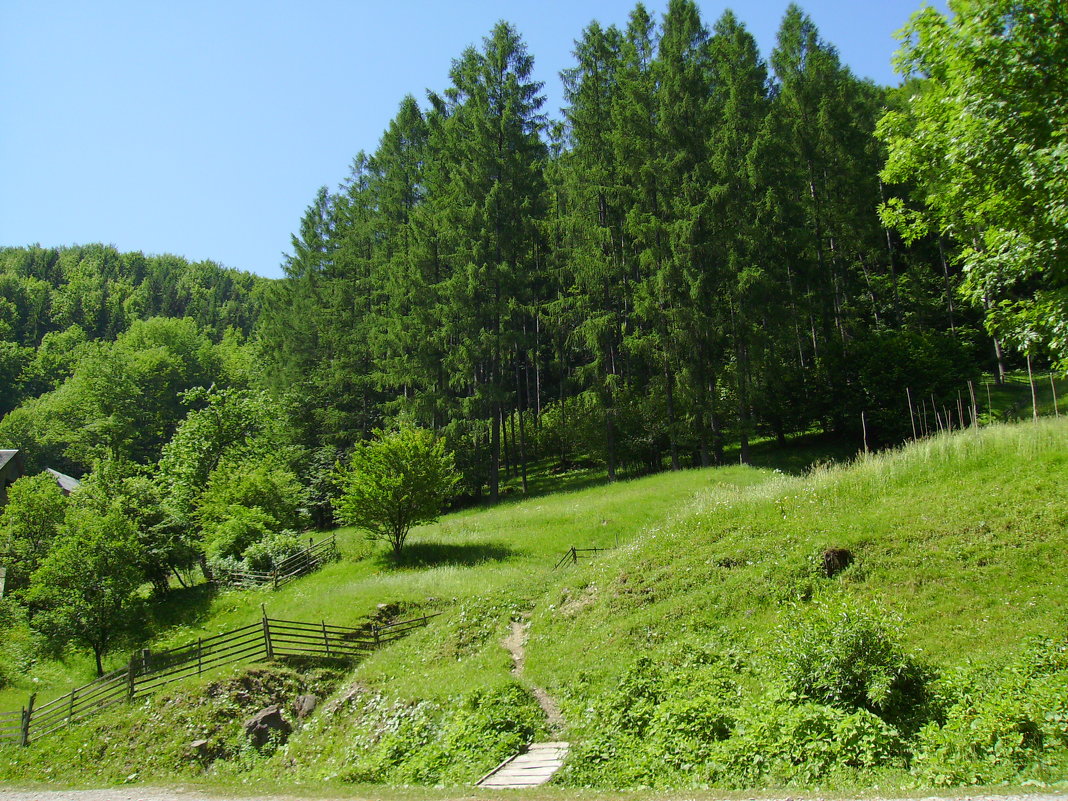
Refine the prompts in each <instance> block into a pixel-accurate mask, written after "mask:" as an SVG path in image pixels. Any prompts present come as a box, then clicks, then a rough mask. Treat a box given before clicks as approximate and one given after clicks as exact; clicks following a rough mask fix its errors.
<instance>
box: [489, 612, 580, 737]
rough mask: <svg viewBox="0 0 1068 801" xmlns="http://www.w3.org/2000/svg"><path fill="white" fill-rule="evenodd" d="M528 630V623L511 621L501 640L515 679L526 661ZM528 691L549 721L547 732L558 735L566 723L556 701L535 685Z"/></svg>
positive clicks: (520, 674) (531, 685) (519, 674)
mask: <svg viewBox="0 0 1068 801" xmlns="http://www.w3.org/2000/svg"><path fill="white" fill-rule="evenodd" d="M529 629H530V621H518V620H513V621H512V625H511V627H510V628H509V630H508V635H507V636H506V637H505V638H504V639H503V640H501V645H503V646H504V647H505V648H506V649H508V653H510V654H511V655H512V675H513V676H515V677H516V678H517V679H518V678H521V677H522V675H523V664H524V662H525V661H526V644H527V634H528V632H529ZM528 684H529V682H528ZM529 686H530V691H531V692H532V693H534V697H535V698H537V699H538V705H539V706H540V707H541V709H542V711H543V712H544V713H545V717H546V719H547V720H548V721H549V731H550V732H551V733H552V734H553V735H554V736H556V735H558V734H560V733H561V732H563V730H564V729H565V728H567V723H566V721H564V716H563V715H562V714H561V713H560V707H559V706H558V705H557V703H556V700H555V699H554V698H553V697H552V696H551V695H549V693H547V692H546V691H545V689H544V688H542V687H538V686H537V685H535V684H529Z"/></svg>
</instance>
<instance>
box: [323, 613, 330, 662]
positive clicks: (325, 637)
mask: <svg viewBox="0 0 1068 801" xmlns="http://www.w3.org/2000/svg"><path fill="white" fill-rule="evenodd" d="M323 645H324V646H326V655H327V656H330V638H329V637H327V636H326V621H325V620H324V621H323Z"/></svg>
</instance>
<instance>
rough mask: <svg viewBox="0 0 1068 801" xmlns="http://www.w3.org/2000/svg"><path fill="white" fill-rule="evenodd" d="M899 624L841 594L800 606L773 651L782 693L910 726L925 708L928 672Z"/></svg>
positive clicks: (780, 633)
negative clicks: (909, 649) (909, 650)
mask: <svg viewBox="0 0 1068 801" xmlns="http://www.w3.org/2000/svg"><path fill="white" fill-rule="evenodd" d="M899 626H900V624H899V623H895V622H893V621H892V619H890V618H888V617H887V616H886V615H885V614H883V613H880V612H877V611H876V610H874V609H873V610H870V611H869V610H866V609H862V608H860V607H858V606H856V605H855V604H853V603H851V602H848V601H844V600H820V601H816V602H815V603H813V604H811V605H806V606H803V607H798V608H797V609H796V610H795V611H794V613H793V614H791V615H789V616H788V619H787V621H786V622H785V624H784V625H783V626H782V627H780V629H779V632H778V638H777V640H778V645H777V647H776V649H775V655H776V657H777V660H778V666H779V669H780V671H781V673H782V677H783V681H784V684H785V689H786V691H787V693H794V694H796V695H798V696H800V697H802V698H806V699H811V700H813V701H815V702H817V703H820V704H827V705H829V706H833V707H838V708H840V709H845V710H854V709H866V710H868V711H869V712H872V713H874V714H876V715H878V716H879V717H881V718H883V719H884V720H886V721H888V722H890V723H892V724H895V725H898V726H904V727H905V728H906V729H911V728H914V727H915V726H917V725H918V723H919V722H920V721H921V720H922V719H923V717H924V716H925V715H926V714H927V701H928V693H927V682H928V679H929V675H928V673H927V671H926V670H925V669H924V668H923V667H922V666H921V665H919V664H918V663H917V662H916V661H915V660H914V659H913V658H912V656H911V655H909V654H908V653H907V652H906V651H905V650H904V648H903V646H902V645H901V639H902V638H901V633H900V630H899Z"/></svg>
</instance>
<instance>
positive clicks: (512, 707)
mask: <svg viewBox="0 0 1068 801" xmlns="http://www.w3.org/2000/svg"><path fill="white" fill-rule="evenodd" d="M351 720H358V721H360V724H359V727H358V728H357V729H356V730H355V732H352V733H351V734H350V735H349V736H346V737H345V742H344V743H343V744H341V748H340V749H338V750H333V749H327V750H326V753H325V754H322V756H321V757H320V759H323V758H324V757H325V759H323V762H325V764H323V762H320V764H319V766H318V770H319V771H323V770H324V768H326V769H328V770H329V771H330V772H331V775H332V776H333V777H336V778H339V779H341V780H342V781H345V782H362V783H375V784H379V783H389V784H409V783H414V784H421V785H433V784H449V785H461V784H470V783H472V782H474V781H475V780H477V779H478V778H479V777H480V776H482V775H483V774H485V773H486V772H488V771H489V770H491V769H492V768H493V767H495V766H496V765H497V764H499V763H500V762H501V761H502V760H503V759H505V758H507V757H509V756H512V755H514V754H516V753H518V751H519V750H520V749H521V748H522V747H524V746H526V745H528V744H529V743H531V742H534V741H536V739H537V738H538V737H539V736H541V735H543V733H544V727H543V723H542V713H541V710H540V709H539V707H538V704H537V702H536V701H535V700H534V698H533V697H532V696H531V695H530V693H529V692H527V691H526V690H524V689H523V688H521V687H520V686H518V685H517V684H514V683H507V684H503V685H501V686H498V687H494V688H492V689H486V690H476V691H473V692H467V693H464V694H462V695H458V696H454V697H451V698H448V699H446V700H443V701H441V702H420V703H414V704H412V703H405V702H402V701H398V700H395V699H391V698H390V697H389V696H387V695H384V694H380V693H367V692H360V691H358V690H357V691H350V692H349V693H348V694H347V695H346V697H345V698H344V700H343V702H342V703H341V704H339V705H336V706H334V707H333V709H332V710H331V711H330V713H329V716H323V717H320V718H318V719H317V720H316V721H315V722H314V723H313V724H312V726H311V727H309V729H308V730H306V731H305V732H303V733H302V737H301V739H300V741H299V743H295V744H294V748H295V749H297V748H299V749H300V751H301V752H302V753H309V754H310V753H314V752H316V751H319V752H321V751H322V750H324V749H322V748H321V744H322V740H323V738H324V737H326V738H335V737H337V734H338V731H339V730H340V729H343V728H344V729H348V728H349V723H348V722H349V721H351ZM350 731H351V729H350ZM316 741H318V743H319V745H320V748H316V747H315V746H316Z"/></svg>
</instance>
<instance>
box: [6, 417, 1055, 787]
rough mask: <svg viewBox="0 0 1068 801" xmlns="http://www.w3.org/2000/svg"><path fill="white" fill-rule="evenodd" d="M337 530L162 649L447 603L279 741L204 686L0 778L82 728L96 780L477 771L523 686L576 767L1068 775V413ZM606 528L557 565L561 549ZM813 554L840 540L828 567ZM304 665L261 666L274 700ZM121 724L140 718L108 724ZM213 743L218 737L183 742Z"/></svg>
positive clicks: (444, 779)
mask: <svg viewBox="0 0 1068 801" xmlns="http://www.w3.org/2000/svg"><path fill="white" fill-rule="evenodd" d="M342 541H343V551H344V553H345V558H344V559H343V560H342V561H341V562H340V563H338V564H335V565H332V566H330V567H328V568H326V569H325V570H323V571H321V572H320V573H318V574H315V575H313V576H311V577H309V578H306V579H303V580H301V581H298V582H295V583H294V584H292V585H290V586H288V587H286V588H284V589H283V590H280V591H278V592H269V591H265V592H245V593H223V594H221V595H219V596H216V597H214V598H211V597H208V596H206V595H198V594H197V592H192V593H190V597H189V598H188V599H187V604H186V605H185V607H184V608H183V609H181V610H172V614H173V617H174V621H173V622H176V623H182V621H183V618H184V620H185V623H184V625H178V626H176V627H175V628H173V629H172V630H171V634H170V635H169V637H168V642H179V641H184V640H186V639H187V638H190V637H195V636H196V635H197V634H198V633H199V632H204V633H211V632H214V631H218V630H221V629H225V628H229V627H232V626H234V625H238V624H241V623H244V622H248V621H250V620H253V619H255V617H256V616H257V615H258V614H259V605H260V603H266V604H267V605H268V610H269V611H271V612H272V613H274V614H277V615H279V616H283V613H284V616H287V617H293V618H298V619H319V618H326V619H328V620H330V621H334V622H338V623H345V622H349V621H355V620H357V619H359V618H361V617H362V616H365V615H367V614H370V613H372V612H373V611H374V609H375V606H376V604H379V603H398V604H400V605H401V606H402V607H404V608H406V609H407V610H408V611H412V612H414V611H416V610H419V611H437V612H441V613H442V615H441V616H440V617H438V618H436V619H435V621H434V622H433V623H432V624H431V625H430V626H429V627H427V628H426V629H423V630H420V631H418V632H416V633H414V634H412V635H411V636H410V637H408V638H407V639H406V640H404V641H402V642H400V643H397V644H395V645H393V646H390V647H389V648H386V649H384V650H383V651H381V652H379V653H377V654H375V655H373V656H372V657H370V658H368V659H367V660H366V661H365V662H363V663H362V664H360V665H359V666H357V667H356V668H355V669H354V670H353V671H352V673H351V674H349V675H345V676H341V677H337V676H335V677H333V679H332V680H331V681H330V682H325V681H324V680H320V679H317V680H316V681H318V684H316V686H317V687H318V691H319V692H320V693H322V692H326V688H327V687H328V686H336V687H337V688H338V689H337V691H336V692H335V693H334V695H333V696H332V697H331V699H330V700H329V702H328V703H327V704H325V705H324V707H322V708H321V709H320V710H319V711H318V712H317V713H316V714H315V715H314V716H313V717H312V718H311V719H310V720H309V722H308V723H307V724H306V725H304V726H303V728H300V729H299V730H298V731H297V732H296V733H295V734H294V735H293V737H292V738H290V740H289V742H288V744H287V745H285V746H282V747H279V748H278V749H277V750H271V749H268V750H269V753H250V752H249V750H248V749H247V748H245V749H242V748H240V747H239V746H238V745H237V743H239V741H240V734H239V732H238V731H237V729H236V728H234V727H233V726H232V725H231V728H230V729H227V728H226V725H229V724H224V723H221V722H220V721H219V720H218V719H217V716H216V717H212V716H210V715H208V714H207V712H205V711H204V710H205V708H206V707H205V703H204V701H203V698H204V697H205V689H204V686H203V685H202V684H200V685H198V684H196V683H193V684H189V685H186V686H180V687H178V689H176V690H175V691H174V692H172V693H171V694H169V695H168V697H167V698H158V699H156V700H154V701H150V702H148V703H147V704H146V705H145V706H144V707H143V708H141V709H139V710H130V709H120V710H118V711H116V712H113V713H112V714H111V715H110V716H109V717H108V718H106V719H103V718H102V719H100V720H99V721H97V722H96V723H92V724H89V725H87V726H84V727H79V728H76V729H75V730H73V731H72V732H71V733H70V735H69V736H65V737H57V738H56V739H52V740H44V741H41V743H39V744H38V745H37V746H36V747H34V748H32V749H29V750H28V751H25V752H19V751H17V750H16V749H4V750H3V751H2V752H0V777H8V778H12V777H20V778H49V777H50V776H55V775H56V774H55V773H52V774H48V773H45V772H44V769H43V766H44V765H45V764H46V762H47V763H49V764H51V765H53V766H59V767H58V768H54V769H59V770H61V769H62V766H63V765H64V764H66V765H68V766H71V765H80V767H79V770H81V771H85V770H86V768H85V767H84V764H85V763H84V759H83V758H82V756H83V755H82V754H80V752H79V750H78V749H79V748H82V747H83V745H82V744H83V743H85V742H87V741H94V740H95V741H101V740H103V741H104V745H103V746H100V747H98V748H97V749H96V751H95V752H94V753H95V758H94V760H93V763H92V764H93V767H92V768H90V769H88V770H90V771H91V772H92V774H93V775H94V776H96V777H97V778H98V779H102V780H118V779H120V778H122V777H125V776H127V775H129V774H130V773H131V772H134V771H137V772H138V773H139V775H141V777H142V778H144V777H145V776H146V775H151V776H160V777H164V776H183V777H187V778H188V777H203V776H212V777H227V776H230V777H238V778H242V779H247V780H256V781H259V780H263V779H266V778H270V780H271V781H288V782H292V781H305V782H314V783H321V782H334V781H345V782H367V781H386V782H390V783H421V784H436V783H445V784H453V783H456V784H462V783H468V782H470V781H472V780H473V779H474V778H477V776H478V775H480V773H481V772H484V771H485V770H487V769H488V768H489V767H492V766H493V764H495V763H496V762H497V761H499V759H500V758H501V756H502V755H507V753H509V752H510V751H511V750H513V749H514V748H516V747H517V746H518V745H519V744H521V743H522V742H524V741H529V740H530V739H532V738H538V737H544V736H546V735H547V730H546V723H545V720H544V718H543V716H542V714H541V711H540V710H539V709H538V707H537V705H536V704H535V702H534V700H533V698H532V696H531V694H530V692H529V689H530V686H531V684H537V685H538V686H541V687H544V688H545V689H547V690H548V691H549V693H550V694H551V695H553V696H554V697H555V698H556V699H557V700H558V701H559V702H560V704H561V706H562V710H563V712H564V715H565V718H566V720H567V724H568V728H567V732H566V737H567V739H569V740H571V741H572V743H573V744H574V749H573V752H572V757H571V758H570V760H569V765H568V767H567V768H565V771H564V772H563V773H562V774H561V776H560V777H559V779H558V783H562V784H565V785H572V786H596V787H603V788H608V787H657V786H664V787H668V786H670V787H680V786H686V787H700V786H706V785H707V786H716V787H758V786H759V787H769V786H803V787H856V786H871V785H875V784H878V785H879V786H880V787H881V788H885V787H887V786H898V787H910V786H916V785H922V786H929V785H940V784H970V783H994V782H1002V781H1005V782H1011V783H1017V784H1018V783H1020V782H1024V781H1030V782H1033V783H1043V784H1056V783H1057V782H1064V781H1065V779H1066V778H1068V647H1066V638H1065V635H1066V633H1068V611H1066V610H1068V589H1066V588H1065V584H1064V582H1063V578H1062V577H1063V576H1064V575H1066V574H1068V547H1066V546H1068V420H1065V419H1064V418H1061V419H1054V420H1044V421H1042V422H1041V423H1039V424H1033V423H1023V424H1018V425H1012V426H992V427H989V428H985V429H982V430H979V431H967V432H964V433H958V434H955V435H951V436H941V437H937V438H934V439H932V440H928V441H925V442H920V443H915V444H912V445H909V446H907V447H905V448H903V449H901V450H897V451H892V452H888V453H884V454H880V455H877V456H872V457H866V458H861V459H859V460H857V461H855V462H854V463H852V464H850V465H848V466H845V467H835V468H821V469H817V470H815V471H812V472H810V473H808V474H807V475H803V476H789V475H786V474H780V473H776V472H773V471H769V470H757V469H753V468H742V467H734V468H724V469H718V470H695V471H687V472H683V473H677V474H662V475H658V476H654V477H651V478H646V479H641V480H636V481H632V482H626V483H624V484H620V485H616V486H611V487H598V488H593V489H586V490H582V491H577V492H573V493H566V494H558V495H553V496H546V497H543V498H537V499H533V500H529V501H525V502H514V503H512V504H508V505H504V506H501V507H498V508H497V509H493V510H481V511H479V510H474V511H468V512H463V513H459V514H455V515H450V516H448V517H445V518H443V519H442V521H441V522H440V523H439V524H437V525H435V526H429V527H425V528H423V529H420V530H417V531H415V532H413V535H412V538H411V543H412V547H411V548H410V550H409V554H408V558H407V562H406V563H405V564H400V565H396V564H393V563H391V562H389V561H388V560H386V559H385V558H384V557H383V556H381V555H380V554H378V553H375V552H371V551H370V550H369V549H367V547H366V546H365V545H364V544H363V543H362V542H361V541H360V540H359V539H358V538H357V537H356V536H355V535H354V534H352V533H351V532H342ZM617 544H618V547H613V549H612V550H610V551H606V552H603V553H600V554H596V555H594V556H593V557H592V558H590V559H588V560H583V561H581V562H580V563H579V564H578V565H575V566H568V567H562V568H560V569H559V570H553V565H554V564H555V563H556V562H557V560H558V559H559V557H560V556H561V555H562V553H563V552H564V551H565V550H566V548H568V547H570V546H571V545H576V546H578V547H591V546H617ZM830 548H836V549H845V550H848V551H849V552H850V554H851V555H852V562H851V564H849V566H848V567H846V568H845V569H844V570H842V571H841V572H839V573H837V574H836V575H834V576H833V577H827V576H826V574H825V572H824V569H823V554H824V552H825V551H826V550H827V549H830ZM513 620H523V621H526V622H527V623H528V624H529V633H528V641H527V644H526V665H525V672H524V674H523V676H522V677H520V678H519V679H517V678H516V677H515V676H513V675H512V674H511V672H510V668H511V659H510V657H509V655H508V653H507V652H506V651H505V649H504V648H503V647H502V646H501V640H502V638H503V637H504V635H505V634H506V632H507V630H508V627H509V623H510V621H513ZM198 621H199V622H198ZM1043 638H1045V641H1044V642H1042V641H1041V640H1042V639H1043ZM161 644H162V643H161ZM239 673H240V671H235V675H234V676H232V677H231V679H230V680H231V681H232V682H237V683H238V684H240V683H241V682H242V681H245V680H244V679H242V678H241V676H240V675H236V674H239ZM287 675H288V674H287ZM257 681H259V680H257ZM294 682H297V680H296V679H292V678H287V679H286V680H285V681H283V680H282V679H278V680H277V681H276V682H275V684H277V685H278V687H283V688H284V690H279V691H278V692H280V693H282V694H281V695H279V696H278V698H277V700H287V699H288V698H289V696H288V695H286V693H289V694H292V693H294V692H296V691H297V689H296V684H294ZM297 683H298V684H299V682H297ZM260 684H270V682H263V681H260V682H259V684H257V686H259V685H260ZM272 686H274V685H272ZM215 693H216V695H214V696H211V695H210V693H209V694H208V695H209V696H210V697H212V698H215V697H225V698H228V699H231V700H228V701H226V703H234V702H233V701H232V694H230V695H227V693H226V692H223V691H220V690H218V687H216V690H215ZM269 695H270V694H269V693H268V694H267V695H264V694H263V693H260V694H256V695H255V698H256V702H257V703H259V702H263V701H264V700H265V699H266V698H267V697H268V696H269ZM208 706H209V707H210V704H209V705H208ZM198 710H199V711H198ZM238 711H240V710H238ZM238 711H235V712H234V714H232V715H231V716H230V717H231V718H234V717H240V716H241V715H240V714H238ZM251 711H253V712H254V711H256V710H254V709H253V710H251ZM145 712H147V713H148V714H150V715H152V716H155V717H156V718H157V719H158V720H160V721H163V725H157V726H156V727H154V728H153V729H152V730H151V732H152V736H149V733H146V732H145V731H144V727H143V726H142V725H141V724H137V725H133V726H131V723H130V721H131V720H132V719H133V718H135V717H136V716H137V715H138V714H142V713H145ZM241 714H243V712H241ZM176 716H178V717H176ZM179 718H180V720H179ZM168 721H170V723H168ZM176 721H178V722H176ZM231 723H232V721H231ZM124 727H130V728H132V730H133V732H134V734H133V735H130V736H127V735H126V734H122V735H120V736H115V732H116V731H117V730H118V731H127V728H124ZM201 736H205V737H207V736H211V737H215V738H216V739H218V740H219V742H220V743H224V741H225V743H228V744H227V745H225V747H224V745H223V744H221V745H220V746H219V750H218V754H217V756H216V757H215V758H213V759H210V760H204V759H193V758H190V756H189V753H188V742H189V741H190V740H192V739H195V738H197V737H201ZM83 775H84V773H83Z"/></svg>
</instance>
